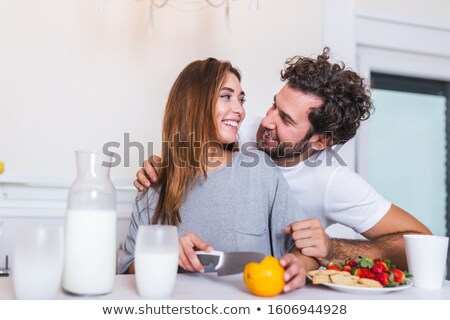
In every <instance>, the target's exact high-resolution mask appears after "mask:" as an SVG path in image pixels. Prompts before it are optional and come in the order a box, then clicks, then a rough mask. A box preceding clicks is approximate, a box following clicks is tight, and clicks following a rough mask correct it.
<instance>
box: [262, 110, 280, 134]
mask: <svg viewBox="0 0 450 320" xmlns="http://www.w3.org/2000/svg"><path fill="white" fill-rule="evenodd" d="M276 115H277V110H274V109H273V108H270V109H269V110H268V111H267V113H266V116H265V117H264V118H263V119H262V121H261V124H262V125H263V126H264V127H266V128H267V129H270V130H273V129H275V128H276V123H275V117H276Z"/></svg>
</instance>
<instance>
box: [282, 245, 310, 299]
mask: <svg viewBox="0 0 450 320" xmlns="http://www.w3.org/2000/svg"><path fill="white" fill-rule="evenodd" d="M279 261H280V264H281V266H282V267H283V268H284V270H285V271H284V276H283V277H284V281H285V285H284V287H283V291H284V292H290V291H293V290H296V289H298V288H301V287H303V286H305V282H306V273H307V271H308V270H307V266H306V265H305V263H304V262H303V261H302V260H300V259H299V258H298V257H296V256H295V255H294V254H292V253H287V254H285V255H284V256H282V257H281V258H280V260H279Z"/></svg>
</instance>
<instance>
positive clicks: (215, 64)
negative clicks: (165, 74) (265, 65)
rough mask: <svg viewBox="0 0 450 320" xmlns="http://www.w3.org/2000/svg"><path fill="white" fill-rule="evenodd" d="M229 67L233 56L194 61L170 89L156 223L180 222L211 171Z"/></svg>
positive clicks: (217, 141)
mask: <svg viewBox="0 0 450 320" xmlns="http://www.w3.org/2000/svg"><path fill="white" fill-rule="evenodd" d="M228 72H231V73H233V74H234V75H236V77H237V78H238V79H239V81H240V80H241V76H240V73H239V71H238V70H237V69H235V68H234V67H233V66H232V65H231V64H230V63H229V62H227V61H219V60H217V59H214V58H208V59H206V60H197V61H194V62H192V63H190V64H189V65H188V66H187V67H185V68H184V70H183V71H182V72H181V73H180V74H179V76H178V78H177V79H176V81H175V83H174V84H173V86H172V89H171V90H170V93H169V97H168V99H167V103H166V110H165V114H164V120H163V129H162V141H163V149H162V154H161V157H162V168H161V171H160V174H159V177H158V181H157V183H155V184H154V188H155V189H156V190H157V191H158V190H159V199H158V204H157V206H156V209H155V212H154V215H153V217H152V219H151V221H152V224H157V223H160V224H170V225H178V224H179V223H181V216H180V207H181V204H182V203H183V200H184V199H185V198H186V196H187V194H188V193H189V191H190V190H192V188H193V187H194V185H195V183H196V181H197V179H198V177H200V176H203V177H204V178H205V179H206V176H207V160H208V157H207V156H208V146H213V145H215V144H217V146H219V145H220V147H222V145H221V144H220V143H219V137H218V128H217V125H216V123H215V118H214V111H215V105H216V102H217V99H218V96H219V91H220V89H221V87H222V85H223V82H224V79H225V77H226V75H227V73H228Z"/></svg>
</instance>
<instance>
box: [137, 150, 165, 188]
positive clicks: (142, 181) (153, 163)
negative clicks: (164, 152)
mask: <svg viewBox="0 0 450 320" xmlns="http://www.w3.org/2000/svg"><path fill="white" fill-rule="evenodd" d="M160 170H161V158H160V157H158V156H151V157H150V158H148V160H145V161H144V163H143V164H142V168H140V169H139V171H138V172H137V173H136V178H137V179H136V180H134V186H135V187H136V189H138V190H139V191H144V189H146V188H149V187H150V185H151V183H152V182H156V180H157V179H158V175H159V171H160Z"/></svg>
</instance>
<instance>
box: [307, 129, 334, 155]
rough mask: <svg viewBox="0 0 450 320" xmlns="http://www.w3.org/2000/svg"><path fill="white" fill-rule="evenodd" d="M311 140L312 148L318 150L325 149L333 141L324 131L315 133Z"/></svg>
mask: <svg viewBox="0 0 450 320" xmlns="http://www.w3.org/2000/svg"><path fill="white" fill-rule="evenodd" d="M309 142H310V143H311V148H313V149H314V150H317V151H320V150H324V149H326V148H328V147H330V146H331V145H332V143H333V141H332V138H331V137H327V136H326V135H325V134H323V133H320V134H315V135H313V136H312V137H311V139H310V140H309Z"/></svg>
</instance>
